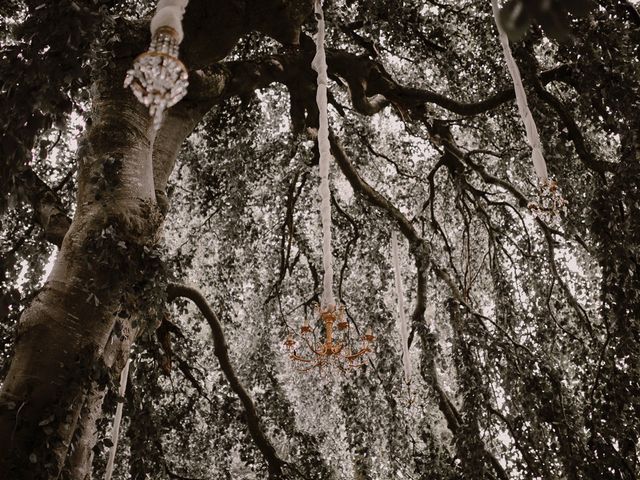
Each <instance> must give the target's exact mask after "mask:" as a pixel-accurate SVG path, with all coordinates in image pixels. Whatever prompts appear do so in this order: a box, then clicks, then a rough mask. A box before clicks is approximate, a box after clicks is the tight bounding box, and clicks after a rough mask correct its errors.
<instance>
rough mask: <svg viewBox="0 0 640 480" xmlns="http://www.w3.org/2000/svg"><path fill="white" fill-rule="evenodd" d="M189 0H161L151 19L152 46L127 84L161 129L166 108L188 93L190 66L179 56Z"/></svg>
mask: <svg viewBox="0 0 640 480" xmlns="http://www.w3.org/2000/svg"><path fill="white" fill-rule="evenodd" d="M186 5H187V1H186V0H160V2H158V8H157V11H156V14H155V15H154V17H153V19H152V21H151V36H152V39H151V45H150V46H149V50H148V51H146V52H144V53H143V54H141V55H139V56H138V57H137V58H136V59H135V60H134V62H133V68H131V69H130V70H129V71H127V75H126V77H125V80H124V86H125V88H126V87H131V90H132V91H133V93H134V95H135V96H136V98H137V99H138V101H140V103H142V104H143V105H144V106H146V107H147V108H148V109H149V114H150V115H151V117H152V118H153V127H154V129H155V130H156V131H157V130H158V129H159V128H160V124H161V123H162V115H163V113H164V111H165V110H166V109H167V108H169V107H172V106H173V105H175V104H176V103H178V102H179V101H180V100H182V98H183V97H184V96H185V95H186V94H187V87H188V85H189V82H188V77H189V75H188V73H187V68H186V67H185V66H184V64H183V63H182V62H181V61H180V60H179V59H178V50H179V45H180V42H181V41H182V37H183V33H182V15H183V14H184V9H185V7H186Z"/></svg>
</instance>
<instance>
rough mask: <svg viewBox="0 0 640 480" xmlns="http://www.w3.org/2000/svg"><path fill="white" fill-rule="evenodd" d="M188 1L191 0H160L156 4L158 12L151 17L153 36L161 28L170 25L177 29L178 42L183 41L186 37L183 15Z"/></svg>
mask: <svg viewBox="0 0 640 480" xmlns="http://www.w3.org/2000/svg"><path fill="white" fill-rule="evenodd" d="M188 3H189V0H160V1H159V2H158V5H157V6H156V13H155V15H154V16H153V18H152V19H151V25H150V27H151V37H153V36H154V35H155V34H156V32H157V31H158V29H159V28H162V27H170V28H173V29H174V30H175V31H176V33H177V35H178V37H177V38H176V40H177V41H178V43H180V42H182V39H183V38H184V32H183V30H182V17H183V16H184V11H185V9H186V8H187V4H188Z"/></svg>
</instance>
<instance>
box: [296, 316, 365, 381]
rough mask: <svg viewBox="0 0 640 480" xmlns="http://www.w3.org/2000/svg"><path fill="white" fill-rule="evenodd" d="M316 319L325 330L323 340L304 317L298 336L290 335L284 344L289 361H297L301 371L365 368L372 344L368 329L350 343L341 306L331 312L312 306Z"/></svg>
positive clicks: (347, 324) (349, 335) (346, 323)
mask: <svg viewBox="0 0 640 480" xmlns="http://www.w3.org/2000/svg"><path fill="white" fill-rule="evenodd" d="M315 320H316V322H314V323H317V322H319V323H320V324H321V326H320V328H321V329H322V327H324V339H323V340H320V341H318V338H317V335H316V330H317V328H315V327H312V326H311V325H310V324H309V319H308V318H305V320H304V324H303V325H302V327H300V333H299V334H295V333H292V334H290V335H289V336H288V337H287V339H286V340H285V342H284V345H285V347H286V349H287V351H288V352H289V358H290V359H291V360H293V361H294V362H297V363H298V365H299V366H300V368H299V370H300V371H308V370H311V369H314V368H318V369H319V370H322V369H324V368H331V367H334V368H337V369H338V370H340V371H345V370H348V369H354V368H358V367H361V366H363V365H365V363H366V362H365V359H366V356H367V355H368V354H369V353H371V351H372V350H371V345H372V343H373V342H374V341H375V337H374V336H373V332H372V330H371V328H370V327H369V328H367V331H366V332H365V334H364V335H362V336H361V337H360V341H359V342H356V341H353V340H352V338H351V334H350V329H349V322H348V320H347V319H346V317H345V311H344V306H342V305H340V306H338V307H337V308H336V307H334V308H332V309H328V308H323V307H321V306H320V305H316V306H315Z"/></svg>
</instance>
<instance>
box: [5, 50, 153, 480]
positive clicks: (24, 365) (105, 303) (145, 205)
mask: <svg viewBox="0 0 640 480" xmlns="http://www.w3.org/2000/svg"><path fill="white" fill-rule="evenodd" d="M127 64H128V61H127V62H122V64H121V65H122V67H121V68H116V69H114V70H113V71H111V72H107V74H106V75H105V76H104V77H103V78H102V79H100V80H99V81H97V82H96V83H95V84H94V88H93V112H92V116H91V120H92V121H91V125H90V126H89V128H88V130H87V134H86V137H85V139H84V142H83V145H82V147H81V148H80V149H79V152H78V195H77V210H76V214H75V217H74V219H73V222H72V224H71V227H70V229H69V231H68V232H67V235H66V236H65V238H64V241H63V244H62V247H61V249H60V252H59V254H58V256H57V259H56V262H55V265H54V267H53V270H52V272H51V274H50V276H49V278H48V280H47V282H46V284H45V286H44V287H43V289H42V291H41V292H40V293H39V295H38V296H37V298H36V299H35V300H34V301H33V303H32V304H31V306H30V307H29V308H28V309H27V310H25V312H24V313H23V315H22V318H21V320H20V324H19V327H18V339H17V343H16V351H15V355H14V357H13V359H12V362H11V366H10V368H9V372H8V374H7V377H6V379H5V382H4V383H3V385H2V391H1V392H0V478H6V479H41V478H51V477H52V478H56V477H57V476H58V475H59V472H60V470H61V468H62V466H63V464H64V461H65V457H66V455H67V451H68V447H69V445H70V443H71V440H72V436H73V434H74V431H75V430H76V427H77V425H78V421H79V416H80V412H81V409H82V406H83V405H84V403H85V397H86V395H87V393H88V392H92V393H91V396H93V397H95V402H97V403H95V404H93V405H88V406H87V407H86V408H89V409H90V410H92V409H95V408H96V406H97V404H98V403H100V401H101V395H100V394H97V395H94V393H95V384H96V383H97V384H99V385H101V386H102V387H104V386H105V385H106V381H105V378H108V377H107V375H105V374H108V373H109V372H108V371H109V367H111V366H114V365H117V364H118V363H120V362H121V361H122V359H123V358H125V357H126V354H125V351H126V352H128V347H129V345H130V343H131V340H132V338H131V337H130V338H125V337H123V335H125V336H126V334H123V333H122V331H123V329H122V328H118V329H117V333H116V332H115V331H114V326H115V324H116V322H120V323H121V324H122V326H124V327H125V328H124V331H128V330H129V328H128V325H127V324H128V323H129V322H130V320H129V319H130V318H131V315H132V313H134V312H136V311H137V310H139V308H140V304H139V303H136V302H135V298H133V296H132V295H126V294H125V292H127V291H129V290H130V289H132V288H135V287H136V285H137V284H139V282H140V281H141V276H144V275H149V274H150V272H148V271H145V269H146V268H147V265H145V263H146V260H145V259H144V248H143V247H148V246H151V245H152V244H153V243H154V242H155V239H156V236H157V232H158V229H159V227H160V224H161V218H162V217H161V215H160V214H159V213H158V208H157V205H156V199H155V193H154V184H153V166H152V159H151V146H152V143H153V133H152V130H151V122H150V120H149V116H148V114H147V112H146V111H145V109H144V108H143V107H142V106H141V105H140V104H138V102H136V101H135V99H134V98H133V96H132V95H131V94H130V93H129V92H128V91H125V90H124V89H122V87H121V85H122V83H121V82H122V79H123V78H124V66H125V65H127ZM136 316H137V315H136ZM112 335H114V336H119V337H120V340H121V341H119V342H118V344H119V345H120V346H121V350H120V351H117V352H111V354H110V355H109V356H110V358H109V359H108V360H107V359H106V358H105V356H104V353H105V348H106V347H107V345H108V342H109V340H110V338H111V337H112ZM116 359H120V362H118V361H116ZM98 390H100V389H99V388H98ZM88 428H89V429H90V428H91V427H88Z"/></svg>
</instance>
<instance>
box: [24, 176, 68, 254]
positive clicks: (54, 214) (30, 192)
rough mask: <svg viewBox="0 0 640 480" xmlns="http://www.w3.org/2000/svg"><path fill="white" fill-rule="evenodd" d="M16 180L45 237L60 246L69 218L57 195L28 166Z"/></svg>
mask: <svg viewBox="0 0 640 480" xmlns="http://www.w3.org/2000/svg"><path fill="white" fill-rule="evenodd" d="M16 180H17V183H18V188H19V189H20V190H21V191H22V193H23V194H24V195H25V196H26V197H27V199H28V200H29V203H30V204H31V207H32V208H33V210H34V213H35V220H36V221H37V222H38V224H39V225H40V226H41V227H42V229H43V230H44V235H45V238H46V239H47V240H48V241H49V242H51V243H53V244H54V245H56V246H57V247H60V245H62V239H63V238H64V236H65V234H66V233H67V230H68V229H69V226H70V225H71V219H70V218H69V217H68V216H67V214H66V211H65V208H64V206H63V205H62V202H60V199H59V198H58V195H57V194H56V193H55V192H54V191H53V189H52V188H51V187H50V186H49V185H47V184H46V183H45V182H44V181H43V180H42V179H41V178H40V177H39V176H38V175H36V173H35V172H34V171H33V170H31V169H30V168H29V169H27V170H23V171H22V172H21V173H20V174H19V175H18V176H17V177H16Z"/></svg>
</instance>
